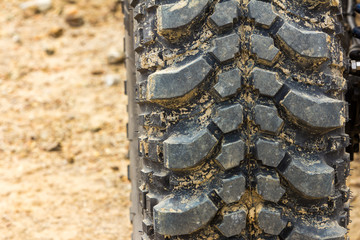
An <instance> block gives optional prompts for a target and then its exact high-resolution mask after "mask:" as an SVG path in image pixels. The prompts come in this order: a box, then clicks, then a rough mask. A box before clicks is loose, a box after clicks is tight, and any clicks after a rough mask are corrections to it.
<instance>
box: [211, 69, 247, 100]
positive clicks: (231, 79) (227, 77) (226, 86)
mask: <svg viewBox="0 0 360 240" xmlns="http://www.w3.org/2000/svg"><path fill="white" fill-rule="evenodd" d="M241 83H242V81H241V72H240V70H239V69H237V68H235V69H231V70H229V71H226V72H222V73H220V74H219V75H218V82H217V83H216V84H215V86H214V90H215V91H216V93H217V94H219V96H220V97H221V98H226V97H230V96H232V95H234V94H235V93H236V92H237V91H238V89H240V88H241Z"/></svg>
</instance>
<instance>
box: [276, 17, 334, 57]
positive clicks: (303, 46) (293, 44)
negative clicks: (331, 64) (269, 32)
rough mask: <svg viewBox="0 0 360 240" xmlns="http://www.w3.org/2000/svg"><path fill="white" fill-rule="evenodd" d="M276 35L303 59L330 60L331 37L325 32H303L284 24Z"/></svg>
mask: <svg viewBox="0 0 360 240" xmlns="http://www.w3.org/2000/svg"><path fill="white" fill-rule="evenodd" d="M276 35H277V36H278V37H279V38H280V40H281V41H282V42H284V43H285V44H286V45H287V46H288V47H289V48H290V49H291V50H292V51H294V52H295V53H296V54H299V55H300V56H302V57H306V58H322V59H327V58H329V55H330V52H329V49H328V38H329V36H328V35H327V34H326V33H324V32H318V31H308V30H303V29H300V28H297V27H295V26H293V25H290V24H289V23H284V25H283V26H282V27H281V28H280V29H279V31H278V32H277V33H276Z"/></svg>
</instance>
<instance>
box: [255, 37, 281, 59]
mask: <svg viewBox="0 0 360 240" xmlns="http://www.w3.org/2000/svg"><path fill="white" fill-rule="evenodd" d="M251 51H252V53H254V54H256V56H257V58H258V61H259V62H260V63H263V64H266V65H273V63H274V62H275V60H276V59H277V56H278V55H279V52H280V51H279V49H277V48H276V47H275V45H274V39H272V38H271V37H265V36H262V35H259V34H253V35H252V36H251Z"/></svg>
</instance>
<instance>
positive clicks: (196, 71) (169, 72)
mask: <svg viewBox="0 0 360 240" xmlns="http://www.w3.org/2000/svg"><path fill="white" fill-rule="evenodd" d="M211 70H212V66H210V65H209V64H208V63H207V62H206V60H205V59H204V57H202V56H201V57H198V58H197V59H195V60H193V61H192V62H190V63H188V64H186V65H184V66H181V67H176V68H167V69H164V70H161V71H158V72H156V73H153V74H151V75H150V76H149V78H148V83H147V99H148V100H159V99H171V98H177V97H182V96H184V95H186V94H187V93H189V92H191V91H192V90H193V89H194V88H196V86H197V85H199V84H200V83H201V82H202V81H204V80H205V79H206V77H207V76H208V74H209V73H210V71H211Z"/></svg>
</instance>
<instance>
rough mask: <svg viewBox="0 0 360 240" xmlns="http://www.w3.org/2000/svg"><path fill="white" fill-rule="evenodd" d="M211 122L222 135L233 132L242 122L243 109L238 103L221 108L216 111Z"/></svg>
mask: <svg viewBox="0 0 360 240" xmlns="http://www.w3.org/2000/svg"><path fill="white" fill-rule="evenodd" d="M213 121H214V123H215V124H216V125H217V126H218V127H219V128H220V129H221V131H222V132H223V133H228V132H231V131H234V130H236V129H237V128H238V127H239V125H240V124H241V123H242V122H243V107H242V106H241V105H240V104H239V103H237V104H232V105H230V106H222V107H220V108H218V109H217V110H216V115H215V118H214V120H213Z"/></svg>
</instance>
